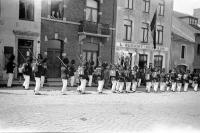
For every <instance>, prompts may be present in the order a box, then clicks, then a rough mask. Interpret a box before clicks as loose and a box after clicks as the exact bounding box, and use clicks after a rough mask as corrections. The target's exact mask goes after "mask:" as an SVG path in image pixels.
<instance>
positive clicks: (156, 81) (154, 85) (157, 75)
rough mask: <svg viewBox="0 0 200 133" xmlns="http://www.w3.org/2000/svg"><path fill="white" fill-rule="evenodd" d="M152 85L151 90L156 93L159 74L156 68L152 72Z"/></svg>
mask: <svg viewBox="0 0 200 133" xmlns="http://www.w3.org/2000/svg"><path fill="white" fill-rule="evenodd" d="M152 80H153V81H152V83H153V89H154V91H155V92H157V91H158V86H159V82H158V81H159V72H158V68H155V69H154V70H153V72H152Z"/></svg>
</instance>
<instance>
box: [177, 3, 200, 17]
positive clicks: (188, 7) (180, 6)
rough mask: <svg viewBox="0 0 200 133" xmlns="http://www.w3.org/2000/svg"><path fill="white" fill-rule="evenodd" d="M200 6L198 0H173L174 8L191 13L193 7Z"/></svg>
mask: <svg viewBox="0 0 200 133" xmlns="http://www.w3.org/2000/svg"><path fill="white" fill-rule="evenodd" d="M195 8H200V0H174V10H175V11H179V12H182V13H186V14H190V15H193V9H195Z"/></svg>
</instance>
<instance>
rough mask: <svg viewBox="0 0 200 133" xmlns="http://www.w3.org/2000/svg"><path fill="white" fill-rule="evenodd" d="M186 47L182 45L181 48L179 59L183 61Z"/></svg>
mask: <svg viewBox="0 0 200 133" xmlns="http://www.w3.org/2000/svg"><path fill="white" fill-rule="evenodd" d="M185 53H186V47H185V46H184V45H182V46H181V59H185Z"/></svg>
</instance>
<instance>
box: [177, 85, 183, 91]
mask: <svg viewBox="0 0 200 133" xmlns="http://www.w3.org/2000/svg"><path fill="white" fill-rule="evenodd" d="M181 88H182V83H177V91H178V92H181Z"/></svg>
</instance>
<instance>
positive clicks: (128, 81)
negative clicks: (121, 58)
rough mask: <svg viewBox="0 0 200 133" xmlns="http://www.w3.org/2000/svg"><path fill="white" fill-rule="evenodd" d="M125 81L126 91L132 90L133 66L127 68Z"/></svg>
mask: <svg viewBox="0 0 200 133" xmlns="http://www.w3.org/2000/svg"><path fill="white" fill-rule="evenodd" d="M125 69H126V70H125V83H126V93H130V92H131V82H132V76H131V74H132V73H131V68H130V67H129V68H125Z"/></svg>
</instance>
